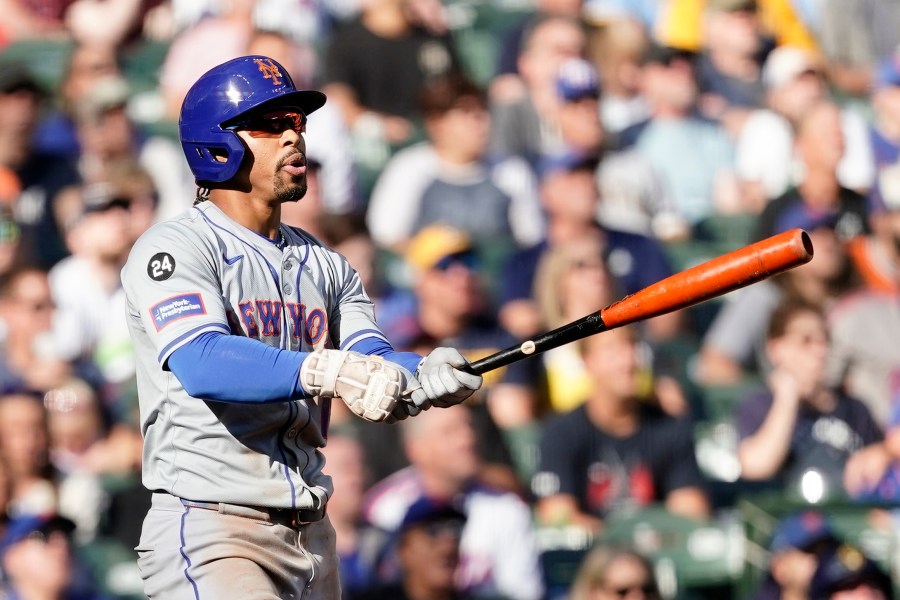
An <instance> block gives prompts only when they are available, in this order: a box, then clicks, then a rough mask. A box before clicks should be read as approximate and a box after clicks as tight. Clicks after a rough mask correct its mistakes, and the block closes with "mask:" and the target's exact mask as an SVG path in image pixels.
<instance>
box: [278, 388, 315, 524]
mask: <svg viewBox="0 0 900 600" xmlns="http://www.w3.org/2000/svg"><path fill="white" fill-rule="evenodd" d="M296 409H297V405H296V404H294V403H293V402H290V403H288V419H287V421H285V423H284V426H282V428H281V429H280V430H279V431H278V454H280V455H281V464H283V465H284V469H283V470H284V478H285V479H286V480H287V482H288V486H290V488H291V509H292V510H296V509H297V488H296V487H294V480H293V479H291V470H290V467H288V459H287V448H285V447H284V434H285V432H286V431H287V430H288V429H289V428H290V427H291V423H293V422H294V418H295V417H296V415H295V414H294V411H295V410H296ZM307 412H308V411H307Z"/></svg>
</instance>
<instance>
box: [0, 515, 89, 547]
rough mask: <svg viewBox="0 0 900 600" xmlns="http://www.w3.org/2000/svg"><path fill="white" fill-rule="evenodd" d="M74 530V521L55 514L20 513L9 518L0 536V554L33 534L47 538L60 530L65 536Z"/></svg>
mask: <svg viewBox="0 0 900 600" xmlns="http://www.w3.org/2000/svg"><path fill="white" fill-rule="evenodd" d="M73 531H75V523H74V522H72V521H71V520H69V519H67V518H65V517H63V516H60V515H56V514H42V515H22V516H19V517H15V518H13V519H11V520H10V521H9V522H8V523H7V525H6V531H5V533H4V534H3V537H2V538H0V555H2V554H5V553H6V551H7V550H9V549H10V548H11V547H12V546H14V545H15V544H18V543H19V542H21V541H22V540H25V539H28V538H30V537H33V536H40V537H43V538H45V539H46V538H47V537H48V536H49V535H50V534H52V533H56V532H60V533H62V534H64V535H66V536H67V537H68V536H70V535H71V534H72V532H73Z"/></svg>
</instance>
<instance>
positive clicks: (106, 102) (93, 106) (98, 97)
mask: <svg viewBox="0 0 900 600" xmlns="http://www.w3.org/2000/svg"><path fill="white" fill-rule="evenodd" d="M129 94H130V89H129V87H128V82H127V81H125V79H124V78H123V77H118V76H113V77H105V78H103V79H101V80H100V81H98V82H97V83H95V84H94V85H93V86H91V89H90V90H89V91H88V92H87V94H85V97H84V98H83V99H81V100H80V101H79V102H78V105H77V106H76V107H75V113H76V116H77V117H78V119H79V120H81V121H84V122H89V123H91V122H96V121H97V120H98V119H99V118H100V117H102V116H103V115H104V114H106V113H107V112H108V111H110V110H112V109H114V108H122V107H124V106H125V105H126V103H127V102H128V97H129Z"/></svg>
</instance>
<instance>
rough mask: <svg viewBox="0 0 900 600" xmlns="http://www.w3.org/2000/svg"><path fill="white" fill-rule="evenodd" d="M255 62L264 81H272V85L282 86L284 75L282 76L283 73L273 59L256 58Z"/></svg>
mask: <svg viewBox="0 0 900 600" xmlns="http://www.w3.org/2000/svg"><path fill="white" fill-rule="evenodd" d="M253 62H255V63H256V64H257V66H258V67H259V72H260V73H262V74H263V79H271V80H272V85H281V78H282V77H284V75H282V74H281V71H279V70H278V65H276V64H275V63H274V62H272V59H271V58H267V59H265V60H263V59H261V58H254V59H253Z"/></svg>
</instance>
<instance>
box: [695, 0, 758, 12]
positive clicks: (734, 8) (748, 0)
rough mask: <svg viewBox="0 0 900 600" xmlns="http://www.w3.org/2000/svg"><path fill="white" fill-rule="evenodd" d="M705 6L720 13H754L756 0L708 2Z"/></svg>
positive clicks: (718, 0)
mask: <svg viewBox="0 0 900 600" xmlns="http://www.w3.org/2000/svg"><path fill="white" fill-rule="evenodd" d="M706 6H707V8H709V10H718V11H722V12H738V11H742V10H743V11H755V10H756V0H708V2H707V4H706Z"/></svg>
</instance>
